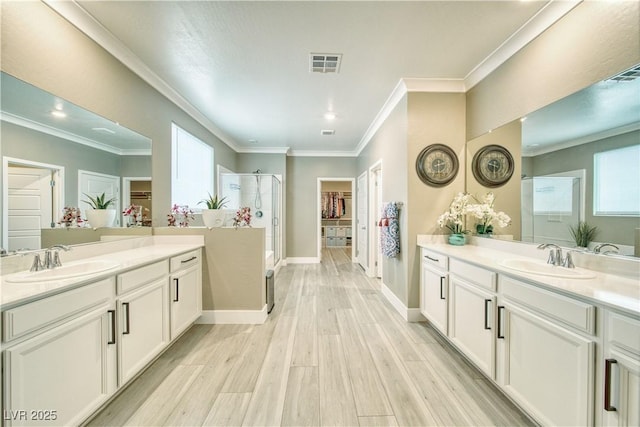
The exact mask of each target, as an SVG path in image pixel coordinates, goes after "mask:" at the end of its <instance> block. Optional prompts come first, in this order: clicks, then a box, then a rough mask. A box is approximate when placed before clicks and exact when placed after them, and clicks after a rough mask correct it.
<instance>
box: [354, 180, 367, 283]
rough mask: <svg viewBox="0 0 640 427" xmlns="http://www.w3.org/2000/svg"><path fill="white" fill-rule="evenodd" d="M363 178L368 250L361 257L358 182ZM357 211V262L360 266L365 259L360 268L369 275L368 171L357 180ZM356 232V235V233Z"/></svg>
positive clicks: (355, 235) (355, 234)
mask: <svg viewBox="0 0 640 427" xmlns="http://www.w3.org/2000/svg"><path fill="white" fill-rule="evenodd" d="M361 178H364V191H366V194H365V201H364V208H365V214H364V221H365V223H366V231H365V235H366V240H367V242H366V248H364V249H365V253H363V254H362V255H360V253H359V249H361V242H360V238H359V236H360V231H359V230H360V227H361V226H362V224H360V222H359V221H360V216H359V211H360V203H359V202H358V201H359V200H360V191H359V190H360V187H358V185H357V184H358V182H359V181H360V179H361ZM355 200H356V209H355V214H356V226H355V227H353V228H355V230H352V231H351V233H352V235H353V236H354V237H355V239H356V240H355V242H356V249H357V250H356V262H357V263H358V264H360V257H362V258H364V262H365V265H362V264H360V266H362V268H363V269H364V271H365V273H367V274H368V270H369V243H370V241H369V222H370V221H369V174H368V173H367V171H366V170H365V171H364V172H362V173H361V174H360V175H358V178H357V179H356V199H355ZM354 231H355V233H354Z"/></svg>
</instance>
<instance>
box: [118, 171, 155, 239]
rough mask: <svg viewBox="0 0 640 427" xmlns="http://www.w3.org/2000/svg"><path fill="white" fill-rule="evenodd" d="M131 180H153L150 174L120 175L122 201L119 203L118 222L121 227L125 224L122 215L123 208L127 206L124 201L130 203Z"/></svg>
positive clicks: (125, 221)
mask: <svg viewBox="0 0 640 427" xmlns="http://www.w3.org/2000/svg"><path fill="white" fill-rule="evenodd" d="M131 181H148V182H153V180H152V179H151V177H150V176H123V177H122V191H121V192H120V194H121V195H122V203H121V204H120V205H121V207H122V209H121V210H120V220H121V221H122V222H121V223H120V226H121V227H126V226H127V220H126V218H125V217H124V213H123V211H124V209H125V208H126V207H127V206H129V205H127V206H125V204H124V202H125V201H126V202H127V203H131Z"/></svg>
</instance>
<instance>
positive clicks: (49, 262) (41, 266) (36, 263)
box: [29, 245, 71, 272]
mask: <svg viewBox="0 0 640 427" xmlns="http://www.w3.org/2000/svg"><path fill="white" fill-rule="evenodd" d="M60 249H62V250H63V251H65V252H67V251H70V250H71V246H67V245H53V246H51V247H50V248H48V249H45V251H44V261H42V260H41V259H40V253H39V252H37V251H36V254H35V255H34V256H33V263H32V264H31V268H30V269H29V271H31V272H34V271H40V270H45V269H49V270H50V269H53V268H56V267H62V262H61V261H60V253H59V250H60Z"/></svg>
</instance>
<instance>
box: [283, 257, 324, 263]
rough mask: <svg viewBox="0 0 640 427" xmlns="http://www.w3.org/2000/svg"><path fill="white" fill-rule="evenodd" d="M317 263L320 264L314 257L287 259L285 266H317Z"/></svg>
mask: <svg viewBox="0 0 640 427" xmlns="http://www.w3.org/2000/svg"><path fill="white" fill-rule="evenodd" d="M318 263H320V260H319V259H318V257H315V256H310V257H292V258H287V265H288V264H318Z"/></svg>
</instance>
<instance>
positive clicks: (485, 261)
mask: <svg viewBox="0 0 640 427" xmlns="http://www.w3.org/2000/svg"><path fill="white" fill-rule="evenodd" d="M512 244H513V243H512ZM418 246H420V247H424V248H427V249H429V250H432V251H434V252H438V253H440V254H443V255H447V256H449V257H452V258H457V259H459V260H462V261H466V262H469V263H472V264H475V265H478V266H480V267H484V268H487V269H489V270H493V271H496V272H497V273H499V274H504V275H507V276H510V277H513V278H517V279H520V280H522V281H525V282H528V283H531V284H534V285H537V286H540V287H544V288H547V289H551V290H554V291H557V292H559V293H563V294H565V295H569V296H573V297H580V298H582V299H586V300H588V301H590V302H592V303H596V304H599V305H603V306H607V307H610V308H613V309H616V310H619V311H623V312H625V313H627V314H630V315H632V316H634V317H638V318H640V280H639V278H632V277H624V276H618V275H614V274H607V273H603V272H599V271H594V270H589V272H590V273H593V274H594V275H595V276H596V277H595V278H592V279H591V278H590V279H573V278H572V279H566V278H559V277H553V276H543V275H539V274H529V273H524V272H519V271H515V270H512V269H510V268H507V267H504V266H503V265H501V264H500V263H501V262H502V261H503V260H505V259H528V260H531V259H536V260H537V261H540V260H542V261H544V260H546V255H547V254H546V252H545V253H544V254H543V253H542V252H541V253H540V257H538V258H531V257H526V256H522V255H518V254H516V253H512V252H508V251H506V250H505V251H503V250H496V249H494V248H487V247H482V246H476V245H464V246H453V245H449V244H445V243H436V242H433V243H432V242H421V241H419V242H418ZM558 268H563V267H558Z"/></svg>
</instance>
